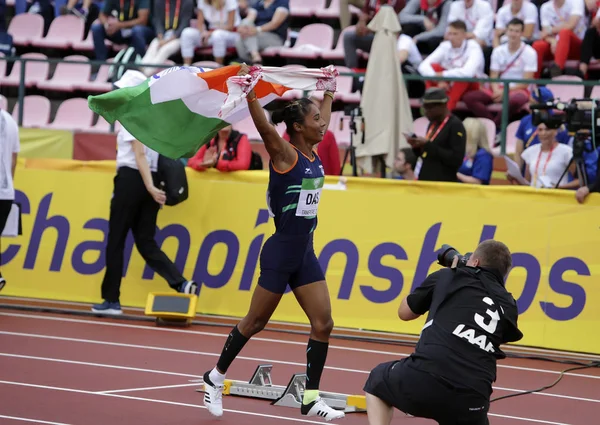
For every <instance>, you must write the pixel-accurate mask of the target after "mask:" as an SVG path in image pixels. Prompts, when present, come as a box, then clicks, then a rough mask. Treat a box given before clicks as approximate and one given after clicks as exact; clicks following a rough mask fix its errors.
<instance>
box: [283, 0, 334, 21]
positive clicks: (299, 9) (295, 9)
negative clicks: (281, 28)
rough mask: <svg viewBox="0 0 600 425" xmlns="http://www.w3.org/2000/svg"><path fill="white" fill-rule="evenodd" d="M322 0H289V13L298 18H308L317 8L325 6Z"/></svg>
mask: <svg viewBox="0 0 600 425" xmlns="http://www.w3.org/2000/svg"><path fill="white" fill-rule="evenodd" d="M325 3H326V2H325V1H324V0H290V15H291V16H295V17H299V18H310V17H311V16H314V15H315V14H316V13H317V10H319V9H321V8H323V7H324V6H325Z"/></svg>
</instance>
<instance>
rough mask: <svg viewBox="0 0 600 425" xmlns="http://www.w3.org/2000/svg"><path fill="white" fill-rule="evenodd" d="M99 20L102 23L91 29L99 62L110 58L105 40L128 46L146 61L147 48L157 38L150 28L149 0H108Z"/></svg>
mask: <svg viewBox="0 0 600 425" xmlns="http://www.w3.org/2000/svg"><path fill="white" fill-rule="evenodd" d="M98 20H99V21H100V22H99V23H96V24H94V25H92V37H93V39H94V52H95V55H96V59H97V60H106V59H107V58H108V47H106V44H104V40H105V39H108V40H110V41H112V42H113V43H116V44H128V45H129V46H131V47H133V48H134V49H135V53H136V54H138V55H140V57H143V56H144V55H145V54H146V46H147V45H148V43H150V41H151V40H152V39H153V38H154V36H155V33H154V29H153V28H152V27H151V26H150V24H151V23H150V0H138V1H135V0H126V1H125V0H121V1H119V0H105V1H104V7H103V8H102V11H101V12H100V15H99V16H98Z"/></svg>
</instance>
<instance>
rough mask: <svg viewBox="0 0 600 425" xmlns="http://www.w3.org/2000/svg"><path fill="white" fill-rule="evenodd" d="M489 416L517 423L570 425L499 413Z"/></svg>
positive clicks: (489, 414)
mask: <svg viewBox="0 0 600 425" xmlns="http://www.w3.org/2000/svg"><path fill="white" fill-rule="evenodd" d="M488 416H495V417H497V418H504V419H514V420H516V421H526V422H536V423H538V424H548V425H570V424H567V423H564V422H551V421H544V420H542V419H529V418H522V417H520V416H509V415H499V414H497V413H488Z"/></svg>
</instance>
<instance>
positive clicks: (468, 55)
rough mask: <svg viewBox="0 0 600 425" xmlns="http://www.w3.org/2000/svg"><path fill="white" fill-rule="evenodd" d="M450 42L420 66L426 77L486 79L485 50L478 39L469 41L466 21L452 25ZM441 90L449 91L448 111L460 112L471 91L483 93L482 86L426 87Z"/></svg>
mask: <svg viewBox="0 0 600 425" xmlns="http://www.w3.org/2000/svg"><path fill="white" fill-rule="evenodd" d="M446 37H447V38H448V40H446V41H443V42H442V43H441V44H440V45H439V47H438V48H437V49H435V50H434V51H433V53H432V54H430V55H429V56H427V57H426V58H425V59H424V60H423V62H421V65H419V74H421V75H422V76H424V77H433V76H438V77H460V78H477V77H483V67H484V59H483V51H482V50H481V46H480V45H479V44H478V43H477V42H476V41H475V40H474V39H468V38H467V27H466V24H465V23H464V22H463V21H453V22H451V23H450V24H448V30H447V32H446ZM434 86H436V87H439V88H442V89H444V90H446V91H447V92H448V96H449V97H450V100H449V102H448V109H449V110H450V111H453V110H454V109H456V105H457V103H458V102H459V101H460V100H461V99H462V97H463V95H464V94H465V93H467V92H468V91H470V90H479V83H470V82H447V81H440V82H434V81H427V82H426V87H427V88H430V87H434Z"/></svg>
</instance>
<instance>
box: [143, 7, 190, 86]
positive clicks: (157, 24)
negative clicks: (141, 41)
mask: <svg viewBox="0 0 600 425" xmlns="http://www.w3.org/2000/svg"><path fill="white" fill-rule="evenodd" d="M193 14H194V0H154V12H153V19H154V31H155V32H156V38H154V40H152V42H151V43H150V45H149V46H148V50H147V51H146V54H145V55H144V57H143V58H142V63H143V64H153V65H156V64H161V63H164V62H165V61H166V60H167V59H169V58H170V57H171V56H172V55H174V54H175V53H177V52H178V51H179V47H180V46H181V43H180V37H181V33H182V32H183V31H184V28H185V29H188V26H189V25H190V21H191V19H192V16H193ZM156 70H157V68H154V67H146V68H145V69H144V73H145V74H146V75H148V76H150V75H152V74H154V73H155V72H156Z"/></svg>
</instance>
